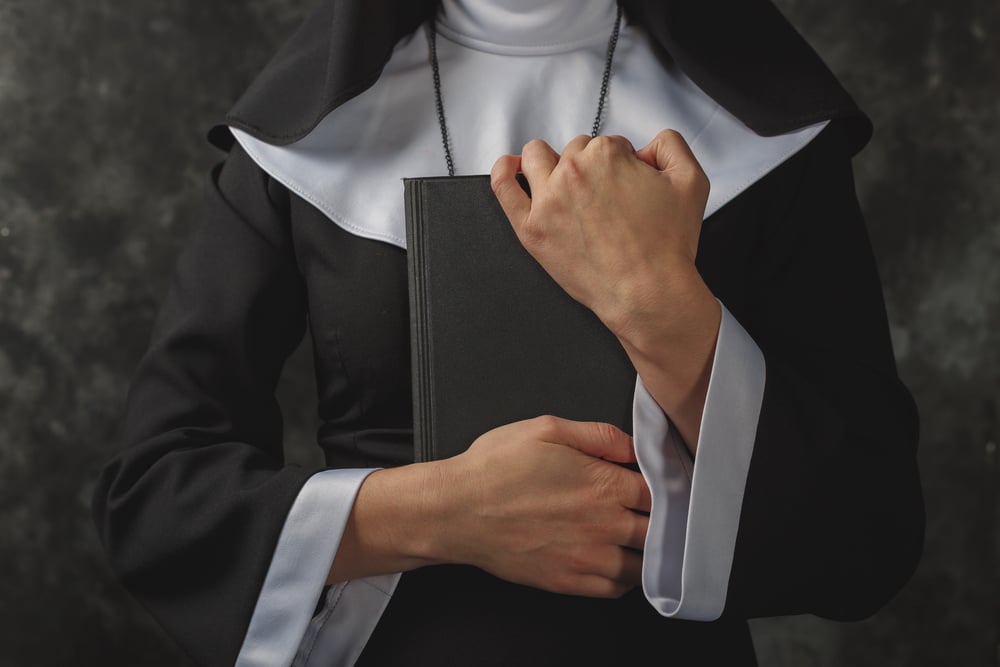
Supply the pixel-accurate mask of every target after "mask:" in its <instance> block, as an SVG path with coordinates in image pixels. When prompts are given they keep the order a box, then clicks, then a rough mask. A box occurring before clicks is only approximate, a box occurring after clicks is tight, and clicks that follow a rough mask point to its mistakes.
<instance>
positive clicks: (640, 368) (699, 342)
mask: <svg viewBox="0 0 1000 667" xmlns="http://www.w3.org/2000/svg"><path fill="white" fill-rule="evenodd" d="M670 294H671V297H670V300H669V302H668V305H666V306H664V307H659V308H651V307H646V306H637V307H633V309H632V312H631V313H630V314H629V315H628V316H627V318H626V319H625V320H623V321H624V322H625V323H624V324H622V325H620V326H618V327H617V328H618V333H617V335H618V339H619V340H620V341H621V343H622V346H623V347H624V349H625V351H626V353H627V354H628V356H629V358H630V359H631V361H632V365H633V366H635V369H636V371H637V372H638V374H639V377H641V378H642V382H643V384H644V385H645V386H646V389H647V390H648V391H649V393H650V395H651V396H652V397H653V399H654V400H655V401H656V402H657V404H658V405H659V406H660V408H661V409H662V410H663V412H664V413H665V414H666V415H667V416H669V417H670V421H671V422H672V423H673V424H674V426H675V427H676V428H677V431H678V432H679V433H680V434H681V437H682V438H683V439H684V442H685V443H686V444H687V446H688V448H689V449H690V451H691V453H692V454H694V453H695V451H696V449H697V443H698V436H699V432H700V428H701V417H702V413H703V411H704V407H705V396H706V394H707V392H708V380H709V377H710V376H711V372H712V360H713V359H714V357H715V346H716V340H717V337H718V333H719V324H720V322H721V320H722V309H721V307H720V306H719V303H718V301H716V299H715V297H714V296H713V295H712V292H711V290H709V289H708V287H707V286H706V285H705V283H704V281H702V279H701V277H700V276H699V275H698V274H697V271H696V270H695V269H694V267H693V266H692V267H691V270H690V271H686V272H678V276H677V280H676V281H675V283H674V284H673V285H671V286H670Z"/></svg>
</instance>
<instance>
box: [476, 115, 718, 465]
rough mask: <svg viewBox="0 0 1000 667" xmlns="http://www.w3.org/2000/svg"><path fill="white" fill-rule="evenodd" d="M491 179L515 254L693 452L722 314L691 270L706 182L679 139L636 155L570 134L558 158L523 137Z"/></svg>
mask: <svg viewBox="0 0 1000 667" xmlns="http://www.w3.org/2000/svg"><path fill="white" fill-rule="evenodd" d="M518 171H521V172H523V173H524V176H525V178H526V179H527V181H528V185H529V186H530V188H531V196H530V197H529V196H528V195H527V194H526V193H525V192H524V190H522V189H521V186H520V184H519V183H518V182H517V179H516V175H517V172H518ZM491 180H492V184H493V191H494V192H495V193H496V196H497V199H498V200H499V201H500V205H501V206H502V207H503V210H504V212H505V213H506V214H507V217H508V218H509V219H510V222H511V224H512V225H513V227H514V231H515V232H516V233H517V236H518V238H519V239H520V240H521V243H522V244H523V245H524V247H525V248H526V249H527V251H528V252H529V253H531V255H532V256H533V257H534V258H535V259H536V260H537V261H538V263H539V264H541V265H542V268H544V269H545V270H546V271H547V272H548V274H549V275H550V276H551V277H552V278H553V279H554V280H555V281H556V282H557V283H559V285H561V286H562V288H563V289H564V290H566V292H567V293H569V295H570V296H572V297H573V298H574V299H576V300H577V301H579V302H580V303H582V304H583V305H585V306H587V307H588V308H590V309H591V310H592V311H593V312H594V313H595V314H596V315H597V317H599V318H600V319H601V321H602V322H604V324H605V326H607V327H608V329H610V330H611V332H612V333H614V334H615V335H616V336H617V337H618V340H619V341H621V343H622V346H623V348H624V349H625V351H626V352H627V353H628V355H629V358H630V359H631V361H632V364H633V365H634V366H635V369H636V371H637V372H638V373H639V375H640V377H641V378H642V380H643V382H644V384H645V385H646V388H647V389H648V390H649V393H650V394H651V395H652V396H653V398H654V399H655V400H656V402H657V403H658V404H659V405H660V407H661V408H662V409H663V411H664V412H665V413H666V414H667V415H669V417H670V418H671V420H672V421H673V423H674V424H675V426H676V427H677V429H678V430H679V432H680V434H681V436H682V437H683V438H684V440H685V442H686V443H688V447H689V448H690V449H691V450H692V452H693V451H695V450H696V448H697V440H698V435H699V432H700V425H701V416H702V412H703V409H704V404H705V396H706V392H707V389H708V380H709V378H710V377H711V368H712V361H713V359H714V358H715V343H716V338H717V335H718V332H719V325H720V322H721V317H722V311H721V307H720V306H719V304H718V302H717V301H716V300H715V297H714V296H713V294H712V292H711V290H709V289H708V287H707V285H706V284H705V282H704V281H703V280H702V279H701V275H700V274H699V273H698V270H697V269H696V268H695V256H696V255H697V252H698V239H699V236H700V234H701V221H702V217H703V216H704V213H705V204H706V202H707V200H708V191H709V183H708V178H707V177H706V176H705V172H704V171H703V170H702V169H701V166H700V165H699V164H698V161H697V160H696V159H695V157H694V155H693V154H692V152H691V149H690V148H689V147H688V145H687V143H686V142H685V141H684V139H683V138H682V137H681V135H680V134H678V133H677V132H674V131H672V130H664V131H663V132H660V133H659V134H658V135H657V136H656V138H655V139H653V141H652V142H650V143H649V145H647V146H646V147H644V148H642V149H640V150H638V151H636V150H634V149H633V147H632V144H631V143H629V141H628V140H627V139H625V138H623V137H617V136H611V137H603V136H602V137H596V138H594V139H591V138H590V137H587V136H579V137H577V138H575V139H573V140H572V141H570V142H569V144H567V145H566V148H565V149H563V152H562V155H559V154H558V153H556V152H555V151H554V150H552V148H551V147H550V146H549V145H548V144H546V143H545V142H544V141H540V140H534V141H531V142H528V144H526V145H525V146H524V149H523V150H522V153H521V155H519V156H517V155H506V156H504V157H501V158H500V159H499V160H497V162H496V164H495V165H494V166H493V170H492V174H491Z"/></svg>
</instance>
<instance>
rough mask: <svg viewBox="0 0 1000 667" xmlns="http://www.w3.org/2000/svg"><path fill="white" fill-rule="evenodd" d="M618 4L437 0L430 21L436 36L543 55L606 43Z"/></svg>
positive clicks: (605, 0)
mask: <svg viewBox="0 0 1000 667" xmlns="http://www.w3.org/2000/svg"><path fill="white" fill-rule="evenodd" d="M617 4H618V3H617V2H615V0H548V1H547V2H545V3H539V2H538V0H534V1H529V0H442V2H441V5H440V7H439V9H438V12H437V15H436V17H435V19H434V20H435V26H436V31H437V33H438V34H439V35H440V36H441V37H444V38H445V39H447V40H449V41H451V42H455V43H457V44H460V45H462V46H465V47H468V48H471V49H475V50H477V51H483V52H486V53H494V54H498V55H510V56H544V55H553V54H558V53H567V52H570V51H574V50H577V49H581V48H586V47H592V46H594V45H604V44H606V43H607V40H608V35H609V34H610V33H611V29H612V27H613V26H614V22H615V16H616V14H617V11H618V6H617ZM622 24H623V26H624V24H625V20H624V19H623V20H622Z"/></svg>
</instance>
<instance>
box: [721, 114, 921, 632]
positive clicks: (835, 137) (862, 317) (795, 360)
mask: <svg viewBox="0 0 1000 667" xmlns="http://www.w3.org/2000/svg"><path fill="white" fill-rule="evenodd" d="M785 172H786V174H785V175H784V176H781V177H780V178H785V179H786V180H789V179H792V180H795V181H797V182H796V183H793V184H792V185H794V187H792V188H790V189H789V191H791V192H794V193H795V195H794V196H793V197H791V198H790V199H788V198H784V201H783V203H774V204H772V205H771V208H770V210H769V211H768V212H767V215H768V216H769V218H770V219H771V220H772V221H773V224H772V225H771V227H770V228H769V229H768V232H767V234H766V235H765V236H764V237H763V238H761V239H759V240H758V242H759V243H760V246H761V250H760V253H759V254H760V256H761V257H762V260H761V261H760V262H757V266H758V268H757V270H756V272H755V273H754V274H753V275H754V276H755V277H754V279H753V281H752V283H751V284H750V285H748V286H746V289H747V292H748V294H750V295H751V296H750V297H749V298H748V299H747V301H746V303H745V305H744V307H743V308H741V312H739V313H735V312H734V315H736V316H737V319H739V320H740V321H741V323H742V324H743V326H744V328H745V329H746V330H747V332H748V333H749V334H750V335H751V336H752V337H753V338H754V340H755V341H756V342H757V344H758V346H759V347H760V348H761V351H762V353H763V355H764V359H765V364H766V383H765V388H764V396H763V401H762V406H761V412H760V418H759V422H758V427H757V435H756V440H755V444H754V450H753V456H752V459H751V462H750V469H749V473H748V476H747V484H746V489H745V495H744V501H743V507H742V512H741V517H740V527H739V532H738V535H737V541H736V547H735V552H734V560H733V567H732V571H731V576H730V581H729V589H728V595H727V603H726V613H727V614H730V613H732V614H738V615H740V616H744V617H756V616H773V615H783V614H799V613H813V614H817V615H819V616H823V617H826V618H831V619H839V620H851V619H860V618H864V617H866V616H869V615H871V614H872V613H874V612H875V611H877V610H878V609H879V608H881V607H882V606H883V605H884V604H885V603H886V602H887V601H888V600H889V599H890V598H891V597H892V596H893V595H895V593H896V592H897V591H898V590H899V589H900V588H901V587H902V586H903V584H904V583H905V582H906V581H907V580H908V579H909V577H910V576H911V574H912V572H913V570H914V569H915V567H916V564H917V561H918V559H919V557H920V553H921V550H922V545H923V533H924V509H923V500H922V495H921V489H920V481H919V477H918V471H917V462H916V447H917V440H918V419H917V412H916V409H915V405H914V402H913V400H912V398H911V396H910V394H909V392H908V391H907V389H906V388H905V387H904V385H903V384H902V383H901V382H900V379H899V378H898V375H897V370H896V365H895V360H894V357H893V351H892V345H891V342H890V338H889V327H888V323H887V317H886V310H885V305H884V302H883V297H882V290H881V283H880V280H879V276H878V272H877V270H876V266H875V261H874V258H873V254H872V250H871V244H870V242H869V239H868V235H867V231H866V228H865V223H864V220H863V217H862V214H861V210H860V207H859V205H858V202H857V197H856V194H855V189H854V177H853V173H852V169H851V158H850V153H849V151H848V149H847V142H846V140H845V138H844V135H843V134H842V132H841V128H839V127H838V126H837V124H836V123H833V124H831V125H830V126H829V127H828V128H826V129H825V130H824V131H823V132H822V133H821V134H820V135H819V136H818V137H817V138H816V139H814V140H813V142H812V143H811V144H810V145H809V146H808V147H807V148H805V149H803V151H802V152H801V153H800V154H798V155H796V156H795V157H793V158H792V159H791V161H790V168H789V169H786V170H785Z"/></svg>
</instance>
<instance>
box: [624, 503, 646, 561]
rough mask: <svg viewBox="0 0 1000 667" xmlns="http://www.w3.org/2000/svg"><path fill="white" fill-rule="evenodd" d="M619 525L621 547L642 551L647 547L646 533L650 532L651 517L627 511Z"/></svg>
mask: <svg viewBox="0 0 1000 667" xmlns="http://www.w3.org/2000/svg"><path fill="white" fill-rule="evenodd" d="M626 513H627V514H626V515H625V516H623V517H622V519H621V521H620V522H619V523H618V525H619V526H620V528H621V532H620V533H619V535H618V538H617V539H618V544H619V546H623V547H628V548H629V549H635V550H636V551H642V550H643V549H644V548H645V547H646V533H648V532H649V517H648V516H646V515H645V514H639V513H637V512H633V511H631V510H626Z"/></svg>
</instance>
